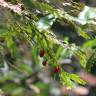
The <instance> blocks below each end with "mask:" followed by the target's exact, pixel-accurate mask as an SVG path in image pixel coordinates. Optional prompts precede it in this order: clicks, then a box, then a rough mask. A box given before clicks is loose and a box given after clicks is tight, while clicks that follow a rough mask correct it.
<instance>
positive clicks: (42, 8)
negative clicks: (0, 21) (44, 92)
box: [0, 0, 96, 96]
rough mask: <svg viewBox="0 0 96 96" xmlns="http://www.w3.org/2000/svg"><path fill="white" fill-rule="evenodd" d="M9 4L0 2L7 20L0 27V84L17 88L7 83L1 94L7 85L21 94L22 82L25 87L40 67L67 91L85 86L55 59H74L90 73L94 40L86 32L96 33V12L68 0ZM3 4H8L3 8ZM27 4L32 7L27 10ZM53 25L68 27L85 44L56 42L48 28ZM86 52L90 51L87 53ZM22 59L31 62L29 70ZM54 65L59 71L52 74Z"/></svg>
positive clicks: (28, 65)
mask: <svg viewBox="0 0 96 96" xmlns="http://www.w3.org/2000/svg"><path fill="white" fill-rule="evenodd" d="M9 1H10V4H9V3H7V2H5V1H3V0H2V2H3V4H1V3H0V5H1V6H3V7H4V9H5V10H6V11H5V12H6V14H7V19H8V21H6V24H5V26H3V25H1V28H0V57H1V60H0V64H3V65H2V66H4V68H3V67H1V73H0V75H1V76H0V82H2V83H4V82H7V81H8V80H9V81H10V80H12V81H13V83H17V85H18V86H17V85H16V86H15V85H13V84H7V86H6V85H5V86H3V88H2V89H4V91H5V89H6V90H7V87H8V86H9V87H10V86H11V87H10V88H18V87H19V88H20V90H19V92H21V91H22V90H23V87H21V86H22V84H21V82H22V81H23V82H24V83H25V86H26V80H27V79H26V78H29V77H30V76H31V75H34V70H35V71H36V72H38V71H39V70H40V69H41V68H45V69H46V67H47V68H48V70H49V71H50V73H52V76H53V77H55V80H56V79H59V81H60V82H61V83H62V84H64V85H66V86H68V87H70V88H73V87H74V86H75V85H76V83H79V84H85V82H84V81H83V80H81V79H80V78H79V76H77V75H76V74H73V73H68V72H66V71H65V70H64V69H63V68H62V65H61V64H59V63H58V60H59V59H61V58H62V57H63V59H66V58H72V57H73V56H74V57H75V58H77V60H78V61H79V62H80V64H81V66H82V67H83V68H85V69H88V70H90V68H89V67H91V66H92V64H93V63H92V62H95V63H96V60H95V59H94V58H95V57H96V56H95V53H96V51H95V50H96V49H95V48H93V47H94V46H96V44H95V41H96V40H95V38H93V36H90V34H88V33H87V32H88V31H87V30H88V29H90V30H92V31H95V30H96V29H95V26H96V22H95V19H96V18H95V16H96V12H95V10H96V9H95V8H90V7H87V6H85V5H84V4H78V3H76V2H73V1H71V0H64V1H63V0H57V1H58V2H57V1H56V0H52V1H49V2H47V1H46V0H28V2H29V3H26V0H22V3H24V4H25V5H20V4H19V3H20V2H18V1H17V5H13V6H12V4H11V3H13V4H14V2H12V0H9ZM14 1H15V0H14ZM62 2H64V3H63V5H62V6H61V7H60V6H59V7H58V6H57V3H58V5H59V4H60V5H61V4H62ZM5 3H6V4H8V5H5V6H4V4H5ZM30 4H31V6H32V7H29V6H30ZM19 5H20V6H19ZM66 6H67V7H66ZM16 8H17V9H16ZM67 8H68V9H67ZM56 22H58V23H59V24H61V23H65V25H71V26H72V27H73V28H74V29H75V31H76V32H77V34H78V35H79V36H80V37H83V38H84V39H85V41H86V42H85V43H84V44H83V45H81V46H77V45H76V44H74V43H70V42H69V41H68V40H66V38H65V39H64V40H60V39H58V38H57V36H56V34H55V33H54V32H53V31H52V29H51V27H52V26H54V23H56ZM93 33H94V32H93ZM69 39H70V38H69ZM21 45H22V46H23V47H24V49H23V48H22V46H21ZM89 49H90V51H87V50H89ZM40 50H43V51H44V56H43V58H42V59H43V60H46V62H47V63H48V64H47V66H46V67H45V66H41V63H42V60H41V58H40V56H39V55H40V54H38V53H39V51H40ZM29 53H31V54H30V55H31V56H29ZM25 54H28V56H27V57H26V55H25ZM89 54H90V55H89ZM93 54H94V55H93ZM25 58H28V59H31V60H32V61H31V62H32V63H33V65H32V66H31V67H30V63H29V64H28V61H27V60H25ZM90 60H91V61H92V62H91V61H90ZM26 62H27V63H26ZM95 63H94V64H95ZM56 66H59V67H60V71H59V72H57V71H56V72H57V73H54V72H53V71H52V69H53V68H54V67H56ZM6 72H7V73H6ZM15 78H17V79H18V78H20V80H19V81H18V82H15V80H14V79H15ZM11 90H12V89H9V90H7V91H8V92H7V93H12V94H15V95H16V96H17V95H18V94H16V92H15V91H14V92H10V91H11ZM17 91H18V90H17ZM17 93H18V92H17ZM15 95H14V96H15Z"/></svg>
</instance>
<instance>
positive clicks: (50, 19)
mask: <svg viewBox="0 0 96 96" xmlns="http://www.w3.org/2000/svg"><path fill="white" fill-rule="evenodd" d="M55 20H56V18H55V17H54V16H53V15H52V14H50V15H47V16H45V17H42V18H41V19H40V20H39V21H38V22H37V28H38V29H39V30H41V31H43V30H46V29H48V28H50V27H51V26H52V25H53V23H54V21H55Z"/></svg>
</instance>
